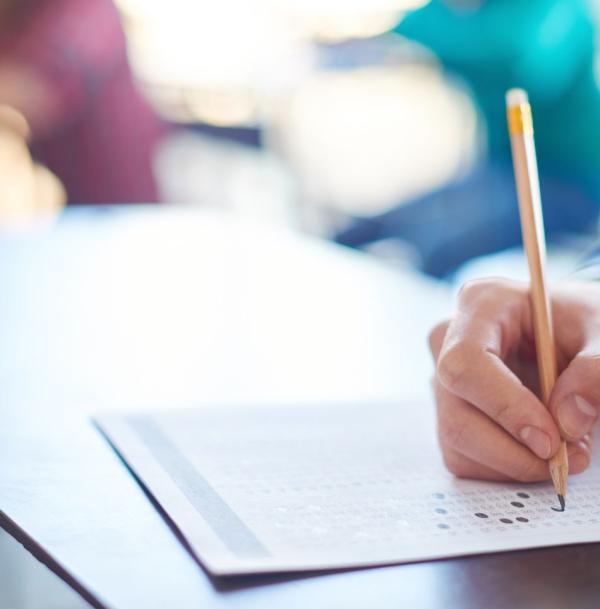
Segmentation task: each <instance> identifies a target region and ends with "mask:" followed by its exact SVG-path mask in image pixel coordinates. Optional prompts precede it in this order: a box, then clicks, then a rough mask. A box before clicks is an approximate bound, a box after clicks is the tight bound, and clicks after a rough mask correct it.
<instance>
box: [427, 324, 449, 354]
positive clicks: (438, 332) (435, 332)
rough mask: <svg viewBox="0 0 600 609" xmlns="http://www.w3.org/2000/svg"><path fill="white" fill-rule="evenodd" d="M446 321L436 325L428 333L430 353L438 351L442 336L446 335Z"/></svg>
mask: <svg viewBox="0 0 600 609" xmlns="http://www.w3.org/2000/svg"><path fill="white" fill-rule="evenodd" d="M449 323H450V322H448V321H442V322H440V323H438V324H436V325H435V326H434V327H433V328H432V329H431V331H430V332H429V336H428V341H429V350H430V351H431V352H432V353H435V352H437V351H439V348H440V345H441V343H442V341H443V340H444V336H445V335H446V331H447V330H448V326H449Z"/></svg>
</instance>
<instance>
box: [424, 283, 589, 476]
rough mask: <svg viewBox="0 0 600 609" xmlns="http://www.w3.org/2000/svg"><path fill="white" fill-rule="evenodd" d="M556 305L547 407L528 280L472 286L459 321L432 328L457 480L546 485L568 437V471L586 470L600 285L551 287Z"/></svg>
mask: <svg viewBox="0 0 600 609" xmlns="http://www.w3.org/2000/svg"><path fill="white" fill-rule="evenodd" d="M552 307H553V316H554V332H555V341H556V347H557V354H558V366H559V372H560V374H559V378H558V380H557V382H556V385H555V387H554V391H553V393H552V397H551V400H550V404H549V409H547V408H546V407H545V406H544V404H542V402H541V401H540V399H539V398H538V396H537V384H538V383H537V366H536V359H535V345H534V337H533V327H532V319H531V311H530V305H529V295H528V288H527V285H526V284H522V283H517V282H510V281H504V280H485V281H476V282H472V283H469V284H467V285H466V286H465V287H464V288H463V289H462V291H461V292H460V295H459V299H458V308H457V311H456V313H455V315H454V317H453V318H452V319H451V320H450V321H447V322H444V323H441V324H439V325H438V326H436V327H435V328H434V329H433V331H432V332H431V335H430V347H431V352H432V354H433V357H434V359H435V362H436V374H435V378H434V382H433V386H434V391H435V397H436V401H437V407H438V430H439V440H440V445H441V449H442V452H443V455H444V460H445V462H446V465H447V467H448V468H449V469H450V471H452V472H453V473H454V474H456V475H458V476H462V477H468V478H482V479H489V480H518V481H523V482H530V481H536V480H544V479H547V478H549V473H548V465H547V463H546V460H547V459H548V458H549V457H550V456H551V455H553V454H554V453H555V452H556V450H557V449H558V446H559V440H560V436H561V435H562V436H563V437H564V438H565V439H567V440H568V441H569V466H570V472H571V473H579V472H582V471H583V470H585V469H586V468H587V467H588V465H589V463H590V459H591V450H592V426H593V424H594V423H595V421H596V419H597V416H598V409H599V408H600V285H597V284H595V283H591V282H581V283H572V284H566V285H564V286H562V287H560V288H559V289H557V290H555V291H553V293H552Z"/></svg>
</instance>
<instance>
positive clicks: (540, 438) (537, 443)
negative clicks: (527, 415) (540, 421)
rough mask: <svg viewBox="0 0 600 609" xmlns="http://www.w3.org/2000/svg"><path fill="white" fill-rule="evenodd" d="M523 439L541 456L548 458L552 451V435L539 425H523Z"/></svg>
mask: <svg viewBox="0 0 600 609" xmlns="http://www.w3.org/2000/svg"><path fill="white" fill-rule="evenodd" d="M521 439H522V440H523V442H525V444H527V446H529V448H530V449H531V450H532V451H533V452H534V453H535V454H536V455H537V456H538V457H539V458H540V459H548V457H550V453H551V452H552V442H551V440H550V436H549V435H548V434H547V433H546V432H544V431H542V430H541V429H538V428H537V427H531V426H529V427H523V429H521Z"/></svg>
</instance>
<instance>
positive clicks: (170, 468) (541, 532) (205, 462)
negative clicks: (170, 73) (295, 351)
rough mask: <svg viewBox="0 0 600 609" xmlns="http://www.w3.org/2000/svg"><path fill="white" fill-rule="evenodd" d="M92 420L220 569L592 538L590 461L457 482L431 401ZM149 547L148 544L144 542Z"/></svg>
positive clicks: (362, 560)
mask: <svg viewBox="0 0 600 609" xmlns="http://www.w3.org/2000/svg"><path fill="white" fill-rule="evenodd" d="M97 424H98V425H99V427H100V428H101V430H102V431H103V433H104V434H105V435H106V437H107V438H108V439H109V441H110V442H111V443H112V445H113V446H114V447H115V449H116V450H117V451H118V453H119V454H120V455H121V457H122V458H123V459H124V461H125V462H126V463H127V465H128V466H129V467H130V469H131V470H132V471H133V472H134V474H135V475H136V477H137V478H138V480H139V481H140V482H141V483H142V484H143V486H144V487H145V488H146V489H147V491H148V492H149V493H150V494H151V495H152V496H153V498H154V499H155V501H156V502H157V503H158V504H159V505H160V506H161V507H162V509H163V510H164V512H165V513H166V514H167V515H168V517H169V518H170V520H171V521H172V522H173V523H174V524H175V526H176V527H177V529H178V530H179V532H180V533H181V535H182V536H183V537H184V538H185V540H186V541H187V543H188V544H189V546H190V548H191V550H192V551H193V552H194V554H195V555H196V557H197V558H198V559H199V561H200V562H201V563H202V564H203V565H204V566H205V568H206V569H207V570H208V571H209V572H210V573H212V574H213V575H216V576H228V575H240V574H251V573H265V572H284V571H307V570H308V571H314V570H326V569H339V568H346V567H365V566H373V565H384V564H393V563H402V562H410V561H417V560H426V559H438V558H444V557H450V556H459V555H467V554H477V553H488V552H498V551H506V550H516V549H524V548H535V547H542V546H550V545H561V544H572V543H585V542H593V541H600V504H599V499H600V469H599V468H597V467H592V468H591V469H590V470H588V472H586V473H585V474H582V475H580V476H576V477H571V479H570V480H569V495H568V498H567V509H566V511H565V512H562V513H557V512H554V511H552V510H551V507H553V506H556V496H555V494H554V491H553V489H552V486H551V484H550V483H541V484H528V485H524V484H518V483H515V484H506V483H491V482H477V481H469V480H457V479H456V478H454V477H453V476H451V475H450V474H449V473H448V472H447V471H446V470H445V468H444V466H443V463H442V461H441V458H440V455H439V450H438V448H437V444H436V439H435V421H434V412H433V406H432V405H430V404H427V403H425V404H403V405H399V404H396V405H371V406H359V405H352V406H328V407H323V406H304V407H293V408H292V407H279V408H273V407H271V408H219V409H214V410H213V409H210V410H209V409H199V410H194V411H178V412H169V413H158V414H157V413H154V414H148V415H135V416H128V415H123V416H119V415H108V416H106V417H99V418H98V419H97ZM149 551H151V540H149Z"/></svg>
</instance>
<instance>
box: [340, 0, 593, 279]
mask: <svg viewBox="0 0 600 609" xmlns="http://www.w3.org/2000/svg"><path fill="white" fill-rule="evenodd" d="M396 31H397V32H398V33H400V34H401V35H403V36H405V37H406V38H408V39H410V40H413V41H415V42H418V43H420V44H422V45H424V46H426V47H428V48H429V49H430V50H431V51H432V52H433V53H434V54H435V55H437V57H438V58H439V59H440V61H441V63H442V64H443V66H444V68H445V70H447V72H448V73H449V74H450V75H454V76H457V77H459V78H460V79H461V80H462V81H463V82H464V84H465V85H466V87H467V88H468V90H469V91H470V92H471V94H472V97H473V101H474V103H475V104H476V106H477V108H478V110H479V112H480V114H481V117H482V119H483V122H484V126H485V130H486V139H487V152H486V154H485V158H484V159H481V162H480V163H479V164H478V165H477V167H476V168H475V169H474V170H473V172H472V173H470V174H469V175H468V176H466V177H465V178H463V179H461V180H460V181H458V182H456V183H453V184H450V185H448V186H447V187H445V188H443V189H442V190H439V191H436V192H432V193H428V194H426V195H424V196H422V197H420V198H418V199H416V200H413V201H409V202H405V203H403V204H401V205H399V206H398V207H396V208H394V209H392V210H391V211H389V212H387V213H385V214H382V215H380V216H376V217H373V218H363V219H357V220H355V221H354V222H353V223H352V224H351V225H350V226H349V227H348V228H346V229H344V230H343V231H342V232H341V233H340V234H338V235H337V237H336V239H337V240H338V241H339V242H340V243H344V244H346V245H349V246H353V247H360V246H363V245H366V244H368V243H371V242H374V241H377V240H380V239H389V238H397V239H402V240H404V241H407V242H409V243H410V244H412V245H413V246H414V247H415V248H416V250H417V251H418V253H419V254H420V257H421V260H422V269H423V270H424V271H425V272H427V273H430V274H432V275H435V276H439V277H443V276H446V275H448V274H450V273H452V271H454V270H455V269H456V268H457V267H458V266H459V265H460V264H461V263H462V262H464V261H466V260H468V259H469V258H472V257H474V256H478V255H482V254H487V253H491V252H494V251H498V250H501V249H505V248H508V247H512V246H514V245H517V244H518V243H519V242H520V227H519V219H518V207H517V202H516V194H515V188H514V178H513V175H512V166H511V157H510V143H509V139H508V132H507V128H506V118H505V112H506V111H505V105H504V103H505V102H504V94H505V92H506V91H507V90H508V89H510V88H511V87H522V88H524V89H526V90H527V91H528V93H529V98H530V102H531V105H532V109H533V115H534V126H535V131H536V145H537V155H538V163H539V169H540V178H541V186H542V197H543V202H544V215H545V224H546V230H547V233H548V237H549V239H550V240H552V239H556V238H559V236H560V235H561V234H564V233H578V234H581V233H585V232H590V231H591V230H592V229H593V228H595V224H596V221H597V217H598V210H599V206H600V91H599V89H598V84H597V82H596V73H595V44H596V27H595V17H594V14H593V9H592V7H591V6H590V3H589V2H586V1H584V0H487V1H481V2H476V1H468V0H462V1H460V0H454V1H451V0H445V1H442V0H432V1H431V2H430V3H429V4H427V5H426V6H424V7H423V8H421V9H419V10H416V11H414V12H412V13H410V14H409V15H407V16H406V17H405V18H404V19H403V20H402V21H401V22H400V23H399V24H398V26H397V27H396ZM431 145H432V146H435V142H434V141H432V143H431Z"/></svg>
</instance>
